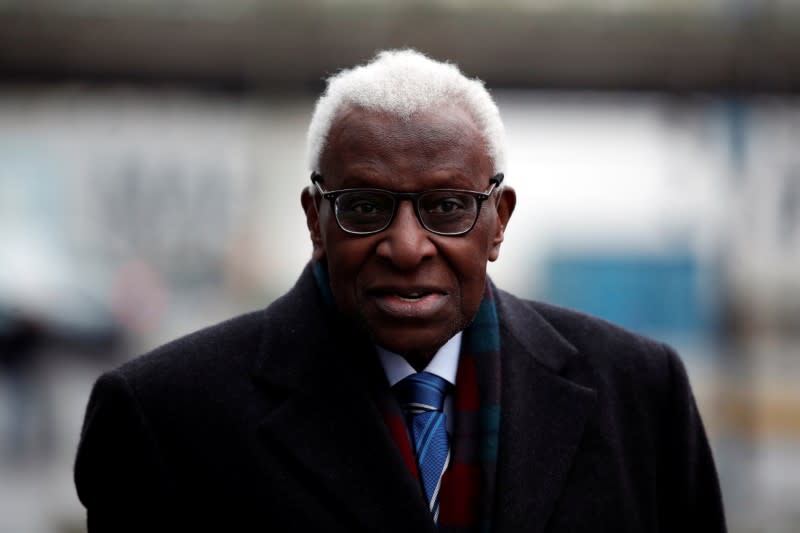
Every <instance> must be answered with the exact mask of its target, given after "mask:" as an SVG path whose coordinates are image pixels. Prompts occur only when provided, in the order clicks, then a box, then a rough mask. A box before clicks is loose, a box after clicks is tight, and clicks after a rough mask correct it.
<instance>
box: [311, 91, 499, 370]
mask: <svg viewBox="0 0 800 533" xmlns="http://www.w3.org/2000/svg"><path fill="white" fill-rule="evenodd" d="M320 170H321V173H322V175H323V177H324V178H323V181H322V183H321V185H322V187H323V189H324V190H326V191H333V190H338V189H349V188H360V187H372V188H380V189H388V190H392V191H398V192H419V191H425V190H429V189H435V188H451V189H468V190H474V191H486V190H487V189H488V188H489V186H490V183H489V179H490V178H491V177H492V174H493V172H492V170H493V169H492V162H491V160H490V158H489V157H488V155H487V154H486V144H485V142H484V141H483V138H482V136H481V134H480V132H479V130H478V128H477V127H476V125H475V123H474V121H473V120H472V119H471V118H470V116H469V115H468V114H467V113H466V112H465V111H463V110H462V109H460V108H458V107H456V106H452V107H445V108H439V109H436V110H434V111H430V112H425V113H420V114H417V115H415V116H414V117H413V118H412V119H411V120H410V121H402V120H400V119H398V118H396V117H393V116H391V115H389V114H386V113H382V112H376V111H369V110H364V109H362V108H351V109H346V110H345V111H343V112H342V113H340V114H339V115H338V117H337V119H336V120H335V122H334V124H333V127H332V128H331V130H330V133H329V136H328V141H327V145H326V149H325V151H324V153H323V154H322V159H321V161H320ZM303 206H304V208H305V209H306V215H307V219H308V226H309V229H310V231H311V236H312V240H313V241H314V244H315V250H314V255H315V258H316V259H322V258H323V257H324V258H327V262H328V271H329V274H330V283H331V289H332V292H333V296H334V298H335V300H336V303H337V306H338V308H339V309H340V310H341V311H342V312H344V313H346V314H348V315H350V316H352V317H354V318H356V319H357V320H358V321H359V322H360V323H361V324H362V325H364V326H365V327H366V328H367V330H368V331H369V333H370V335H371V336H372V338H373V340H374V342H376V343H377V344H379V345H381V346H383V347H385V348H387V349H389V350H391V351H393V352H396V353H399V354H401V355H404V356H405V357H406V358H407V359H408V360H409V362H411V363H412V365H414V366H422V367H424V365H425V364H426V363H427V361H428V360H430V358H431V357H432V356H433V355H434V353H435V352H436V350H438V348H439V347H440V346H441V345H442V344H444V343H445V342H446V341H447V340H448V339H449V338H450V337H452V336H453V335H454V334H455V333H456V332H458V331H460V330H462V329H463V328H464V327H465V326H466V325H467V324H468V323H469V322H470V321H471V320H472V318H473V317H474V316H475V314H476V312H477V310H478V305H479V304H480V301H481V298H482V296H483V289H484V283H485V280H486V262H487V261H494V260H495V259H496V258H497V255H498V252H499V249H500V243H501V242H502V240H503V231H504V229H505V225H506V223H507V222H508V219H509V217H510V215H511V212H512V211H513V208H514V192H513V190H512V189H510V188H508V187H506V188H504V190H503V191H502V192H501V193H495V194H494V195H492V197H491V198H490V199H488V200H487V201H486V202H484V205H483V206H482V208H481V210H480V214H479V216H478V220H477V222H476V224H475V226H474V227H473V228H472V230H471V231H470V232H469V233H467V234H466V235H462V236H457V237H445V236H441V235H435V234H433V233H431V232H429V231H427V230H425V229H424V228H423V227H422V226H421V225H420V223H419V221H418V219H417V218H416V216H415V214H414V208H413V205H412V203H411V202H410V201H407V200H404V201H401V202H400V203H399V205H398V208H397V213H396V215H395V218H394V220H393V221H392V224H391V225H390V226H389V227H388V228H387V229H386V230H384V231H382V232H380V233H377V234H374V235H367V236H355V235H350V234H347V233H345V232H344V231H342V230H341V229H340V228H339V226H338V225H337V223H336V220H335V218H334V213H333V210H332V206H331V205H330V202H328V201H327V200H321V199H320V197H319V196H318V194H316V193H315V198H313V199H312V198H311V196H310V194H309V192H308V191H306V192H305V193H304V195H303Z"/></svg>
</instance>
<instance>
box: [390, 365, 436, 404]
mask: <svg viewBox="0 0 800 533" xmlns="http://www.w3.org/2000/svg"><path fill="white" fill-rule="evenodd" d="M449 386H450V383H448V382H447V380H444V379H442V378H440V377H439V376H437V375H435V374H431V373H430V372H417V373H416V374H411V375H410V376H408V377H406V378H404V379H402V380H400V381H398V382H397V383H396V384H395V386H394V387H393V389H394V391H395V394H396V395H397V399H398V401H399V402H400V407H402V408H403V410H404V411H411V412H422V411H441V410H442V407H443V406H444V396H445V394H447V389H448V387H449Z"/></svg>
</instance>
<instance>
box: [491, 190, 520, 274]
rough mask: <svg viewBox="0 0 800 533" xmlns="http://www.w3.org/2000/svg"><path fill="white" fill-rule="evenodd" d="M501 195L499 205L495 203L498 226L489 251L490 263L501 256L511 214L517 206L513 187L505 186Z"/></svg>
mask: <svg viewBox="0 0 800 533" xmlns="http://www.w3.org/2000/svg"><path fill="white" fill-rule="evenodd" d="M499 195H500V196H499V198H498V199H497V203H495V209H496V210H497V225H496V226H495V229H494V235H493V236H492V244H491V248H490V249H489V261H495V260H497V257H498V256H499V255H500V245H501V244H503V238H504V236H505V231H506V226H508V221H509V220H510V219H511V214H512V213H513V212H514V207H516V205H517V193H516V192H515V191H514V189H513V188H512V187H509V186H508V185H505V186H503V188H502V189H501V190H500V193H499Z"/></svg>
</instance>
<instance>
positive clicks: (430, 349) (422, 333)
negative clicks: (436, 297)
mask: <svg viewBox="0 0 800 533" xmlns="http://www.w3.org/2000/svg"><path fill="white" fill-rule="evenodd" d="M367 329H368V331H369V332H370V336H371V337H372V339H373V341H374V342H375V343H376V344H378V345H379V346H381V347H383V348H386V349H387V350H389V351H391V352H394V353H397V354H400V355H402V356H404V357H406V358H410V357H413V358H415V359H418V360H419V359H425V361H426V362H427V361H430V360H431V358H432V357H433V356H434V355H435V354H436V352H437V351H438V350H439V348H441V347H442V346H443V345H444V344H445V343H446V342H447V341H448V340H450V338H451V337H452V336H453V335H455V334H456V333H458V332H459V331H460V330H461V329H463V328H461V327H457V324H456V323H455V322H454V323H450V324H448V327H439V328H436V329H431V328H429V327H419V326H416V327H414V326H402V325H396V326H395V327H389V328H386V327H377V328H370V327H369V325H368V326H367Z"/></svg>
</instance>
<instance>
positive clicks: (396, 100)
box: [306, 49, 505, 172]
mask: <svg viewBox="0 0 800 533" xmlns="http://www.w3.org/2000/svg"><path fill="white" fill-rule="evenodd" d="M448 103H457V104H459V105H460V106H462V107H463V108H464V110H465V111H467V113H469V114H470V115H471V117H472V119H473V120H474V121H475V123H476V125H477V126H478V128H479V130H480V131H481V133H482V135H483V137H484V141H485V142H486V146H487V151H488V154H487V155H488V156H489V157H490V158H491V160H492V163H493V166H494V171H495V172H503V170H504V166H505V147H504V140H505V131H504V128H503V121H502V120H501V118H500V111H499V110H498V109H497V105H496V104H495V102H494V100H493V99H492V97H491V96H490V95H489V92H488V91H487V90H486V87H484V85H483V82H482V81H481V80H479V79H477V78H476V79H469V78H467V77H466V76H464V75H463V74H462V73H461V71H460V70H459V69H458V67H457V66H456V65H453V64H451V63H442V62H439V61H435V60H433V59H430V58H429V57H427V56H425V55H423V54H421V53H420V52H417V51H416V50H410V49H407V50H384V51H382V52H379V53H378V54H377V55H376V56H375V57H374V58H373V59H372V61H370V62H369V63H367V64H366V65H360V66H357V67H354V68H351V69H346V70H342V71H341V72H339V73H338V74H336V75H334V76H331V77H330V78H328V87H327V89H326V90H325V93H324V94H323V95H322V96H321V97H320V98H319V100H317V105H316V108H315V109H314V115H313V116H312V117H311V123H310V124H309V126H308V133H307V136H306V151H307V157H308V164H309V167H310V169H311V170H313V171H314V172H319V171H320V168H319V164H320V158H321V157H322V153H323V151H324V150H325V144H326V142H327V137H328V132H329V131H330V129H331V126H333V122H334V120H335V119H336V117H337V115H338V113H339V112H340V111H341V110H342V109H344V108H346V107H348V106H356V107H363V108H366V109H374V110H377V111H385V112H388V113H391V114H393V115H396V116H398V117H400V118H402V119H404V120H408V119H410V118H411V117H412V115H413V114H414V113H417V112H420V111H426V110H430V109H435V108H438V107H440V106H442V105H444V104H448Z"/></svg>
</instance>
